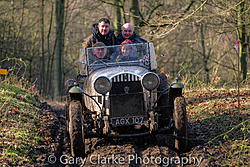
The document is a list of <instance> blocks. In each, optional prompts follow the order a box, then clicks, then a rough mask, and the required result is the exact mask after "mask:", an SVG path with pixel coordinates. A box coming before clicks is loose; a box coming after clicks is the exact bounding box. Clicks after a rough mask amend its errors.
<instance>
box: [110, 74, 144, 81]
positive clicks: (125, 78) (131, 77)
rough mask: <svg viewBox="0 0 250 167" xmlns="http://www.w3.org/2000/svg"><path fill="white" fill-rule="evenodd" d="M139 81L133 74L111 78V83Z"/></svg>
mask: <svg viewBox="0 0 250 167" xmlns="http://www.w3.org/2000/svg"><path fill="white" fill-rule="evenodd" d="M139 80H140V78H139V77H138V76H136V75H133V74H121V75H117V76H115V77H113V78H112V82H130V81H139Z"/></svg>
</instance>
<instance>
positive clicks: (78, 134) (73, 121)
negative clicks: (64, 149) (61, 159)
mask: <svg viewBox="0 0 250 167" xmlns="http://www.w3.org/2000/svg"><path fill="white" fill-rule="evenodd" d="M82 122H83V118H82V105H81V103H80V101H78V100H73V101H70V103H69V136H70V147H71V155H72V156H74V157H83V156H84V155H85V141H84V129H83V125H82Z"/></svg>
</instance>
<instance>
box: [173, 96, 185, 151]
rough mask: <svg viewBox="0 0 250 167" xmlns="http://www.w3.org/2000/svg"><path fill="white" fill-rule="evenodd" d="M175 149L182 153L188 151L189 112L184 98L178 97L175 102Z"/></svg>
mask: <svg viewBox="0 0 250 167" xmlns="http://www.w3.org/2000/svg"><path fill="white" fill-rule="evenodd" d="M173 119H174V137H175V139H174V148H175V149H176V150H178V151H180V152H185V151H186V149H187V142H188V140H187V112H186V102H185V98H184V97H176V98H175V100H174V112H173Z"/></svg>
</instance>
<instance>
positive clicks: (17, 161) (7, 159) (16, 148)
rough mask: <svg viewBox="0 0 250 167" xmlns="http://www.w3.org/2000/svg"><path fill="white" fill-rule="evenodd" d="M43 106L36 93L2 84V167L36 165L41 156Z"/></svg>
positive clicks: (0, 135)
mask: <svg viewBox="0 0 250 167" xmlns="http://www.w3.org/2000/svg"><path fill="white" fill-rule="evenodd" d="M39 104H40V103H39V102H38V101H37V100H36V95H35V94H34V93H33V92H32V91H30V90H27V89H24V88H21V87H20V86H19V85H15V84H8V83H6V82H3V81H0V118H1V120H0V166H26V165H28V164H33V163H34V162H35V160H36V158H37V157H38V156H39V155H40V154H41V152H40V151H39V149H38V148H39V146H40V145H41V144H42V143H43V136H42V134H41V133H40V129H42V128H43V126H44V125H42V121H41V120H40V119H41V111H40V109H39V108H38V106H39Z"/></svg>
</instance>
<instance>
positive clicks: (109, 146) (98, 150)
mask: <svg viewBox="0 0 250 167" xmlns="http://www.w3.org/2000/svg"><path fill="white" fill-rule="evenodd" d="M45 105H47V106H45V107H44V108H45V110H46V111H47V112H49V114H50V115H49V120H48V124H47V125H46V126H47V129H48V131H49V135H50V136H51V138H52V140H51V141H52V142H51V143H50V144H48V147H47V148H46V149H45V150H44V152H45V154H43V156H41V157H39V158H38V160H37V164H36V165H35V166H53V167H54V166H131V167H132V166H171V167H174V166H206V165H207V160H206V158H205V157H204V156H203V155H204V154H203V152H204V151H203V150H202V149H200V150H201V152H199V146H198V147H196V148H198V150H196V151H193V150H192V147H194V146H195V144H197V141H195V142H194V141H190V142H189V143H190V144H189V147H190V151H189V152H188V153H182V154H179V153H177V152H176V151H175V150H174V149H172V148H171V144H170V143H171V142H172V140H173V138H172V136H171V135H163V134H160V135H154V136H147V137H139V138H122V139H99V138H92V139H91V140H87V142H86V146H85V147H86V152H87V156H86V157H85V158H81V157H72V156H71V155H70V144H69V143H70V142H69V137H68V135H67V134H66V130H65V129H66V123H65V116H64V115H65V107H64V103H54V102H53V103H51V104H50V103H49V104H45ZM190 135H192V133H190Z"/></svg>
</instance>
